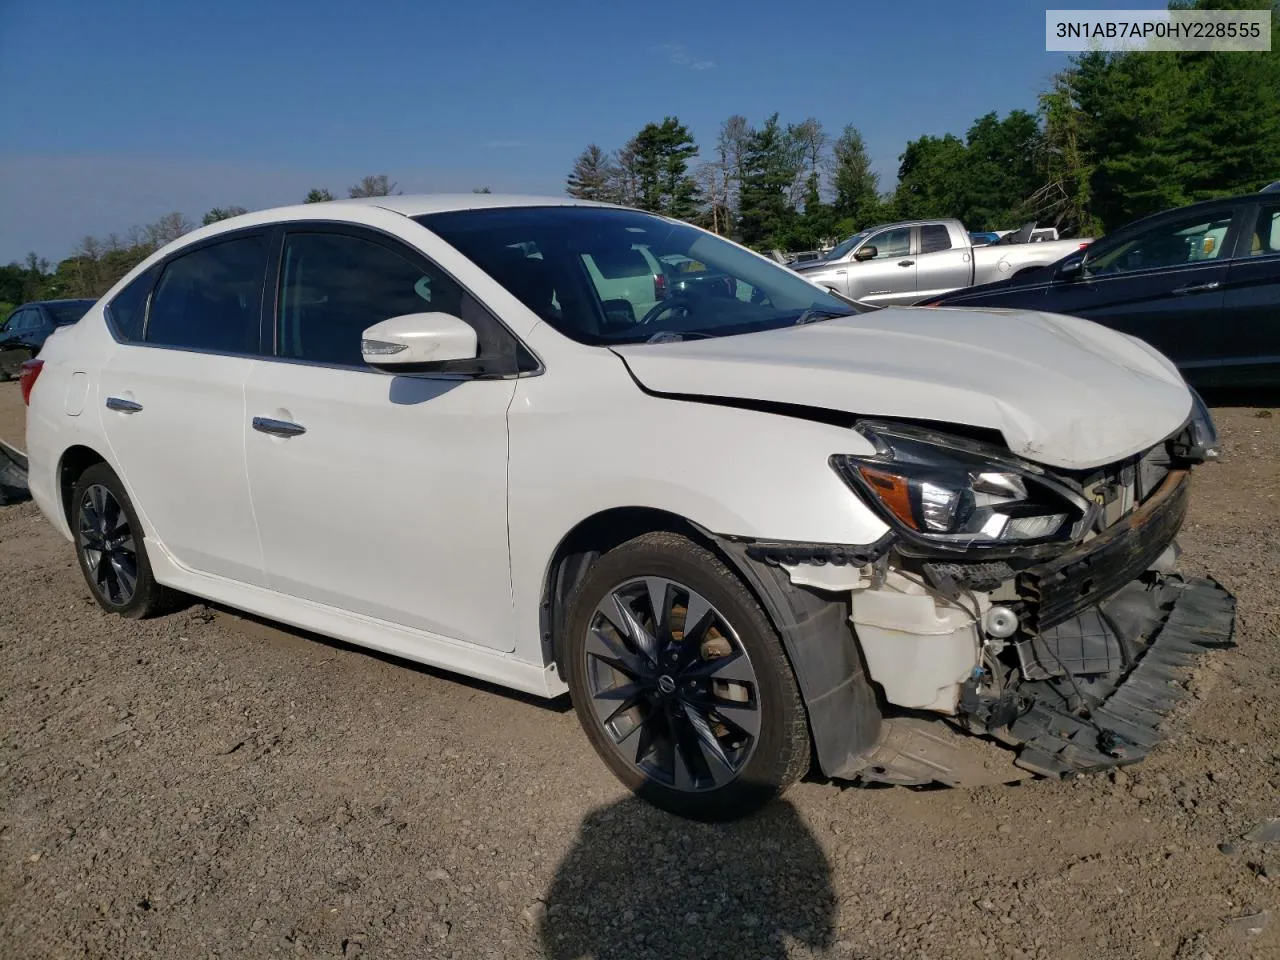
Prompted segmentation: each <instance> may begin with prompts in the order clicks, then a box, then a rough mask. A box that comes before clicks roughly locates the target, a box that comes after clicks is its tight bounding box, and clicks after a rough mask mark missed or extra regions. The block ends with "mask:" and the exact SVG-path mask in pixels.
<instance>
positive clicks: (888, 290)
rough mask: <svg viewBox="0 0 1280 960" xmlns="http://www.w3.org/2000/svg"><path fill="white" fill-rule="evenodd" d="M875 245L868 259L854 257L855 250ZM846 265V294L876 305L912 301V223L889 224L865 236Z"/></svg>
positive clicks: (913, 262)
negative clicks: (902, 225)
mask: <svg viewBox="0 0 1280 960" xmlns="http://www.w3.org/2000/svg"><path fill="white" fill-rule="evenodd" d="M868 247H875V248H876V255H875V256H874V257H873V258H871V259H870V260H858V259H856V257H857V253H858V250H866V249H867V248H868ZM858 250H855V251H854V257H853V258H851V259H850V260H849V263H848V266H847V267H846V268H845V269H846V270H847V271H848V273H847V276H846V278H845V282H846V284H847V285H848V296H849V297H851V298H852V299H854V300H857V301H858V302H859V303H866V304H871V305H872V306H877V307H887V306H891V305H893V304H906V303H914V302H915V301H916V300H918V299H919V298H918V297H917V296H916V261H915V257H913V256H912V255H911V227H891V228H889V229H887V230H881V231H880V232H879V233H873V234H872V235H871V236H869V237H867V239H866V241H865V242H863V243H862V244H861V245H860V246H859V247H858Z"/></svg>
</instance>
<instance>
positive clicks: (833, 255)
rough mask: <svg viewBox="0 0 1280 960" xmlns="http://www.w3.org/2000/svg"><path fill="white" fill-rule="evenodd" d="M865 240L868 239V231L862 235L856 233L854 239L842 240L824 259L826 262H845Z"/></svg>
mask: <svg viewBox="0 0 1280 960" xmlns="http://www.w3.org/2000/svg"><path fill="white" fill-rule="evenodd" d="M865 239H867V231H866V230H863V231H862V232H861V233H855V234H854V235H853V236H852V237H850V238H849V239H847V240H841V241H840V242H839V243H838V244H836V245H835V247H834V248H833V249H832V251H831V252H830V253H828V254H827V255H826V256H825V257H823V258H822V259H824V260H843V259H844V258H845V257H847V256H848V255H849V254H850V253H852V252H853V248H854V247H856V246H857V245H858V244H860V243H861V242H862V241H863V240H865Z"/></svg>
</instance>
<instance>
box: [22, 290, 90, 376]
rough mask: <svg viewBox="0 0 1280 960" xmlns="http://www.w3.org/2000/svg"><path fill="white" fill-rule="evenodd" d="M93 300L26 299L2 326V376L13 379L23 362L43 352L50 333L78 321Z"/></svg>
mask: <svg viewBox="0 0 1280 960" xmlns="http://www.w3.org/2000/svg"><path fill="white" fill-rule="evenodd" d="M93 304H94V301H93V300H36V301H33V302H31V303H24V304H23V305H22V306H20V307H18V309H16V310H14V311H13V313H11V314H9V317H8V319H7V320H5V322H4V325H3V326H0V380H12V379H13V378H14V377H16V376H17V375H18V373H19V371H20V370H21V367H22V362H23V361H24V360H27V359H29V358H31V357H33V356H35V355H36V354H37V353H39V352H40V348H41V347H43V346H44V342H45V340H47V339H48V338H49V334H51V333H53V331H54V330H56V329H57V328H58V327H65V326H69V325H71V324H73V323H75V322H76V321H77V320H79V319H80V318H81V317H82V316H84V314H85V313H86V312H87V311H88V309H89V308H90V307H92V306H93Z"/></svg>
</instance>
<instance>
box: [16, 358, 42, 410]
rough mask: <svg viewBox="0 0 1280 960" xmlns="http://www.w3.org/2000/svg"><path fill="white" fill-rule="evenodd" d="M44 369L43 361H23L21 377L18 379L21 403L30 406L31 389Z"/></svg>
mask: <svg viewBox="0 0 1280 960" xmlns="http://www.w3.org/2000/svg"><path fill="white" fill-rule="evenodd" d="M43 368H44V361H43V360H25V361H23V364H22V375H21V376H20V377H19V378H18V386H19V387H21V388H22V403H23V405H24V406H28V407H29V406H31V389H32V388H33V387H34V386H35V385H36V379H37V378H38V377H39V376H40V371H41V370H42V369H43Z"/></svg>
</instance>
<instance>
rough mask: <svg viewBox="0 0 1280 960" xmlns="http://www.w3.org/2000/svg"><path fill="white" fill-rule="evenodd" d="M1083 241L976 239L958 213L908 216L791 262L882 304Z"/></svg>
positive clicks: (992, 275)
mask: <svg viewBox="0 0 1280 960" xmlns="http://www.w3.org/2000/svg"><path fill="white" fill-rule="evenodd" d="M1033 226H1034V225H1033ZM1018 232H1019V234H1021V233H1023V231H1018ZM1028 236H1029V233H1028ZM1026 239H1028V237H1021V240H1022V241H1025V240H1026ZM1087 242H1088V241H1087V240H1058V241H1046V242H1042V243H1026V242H1017V243H1014V242H1009V243H1004V242H999V241H997V242H995V243H991V244H988V245H985V246H975V245H974V244H973V242H972V241H971V240H970V238H969V232H968V231H967V230H966V229H965V228H964V225H963V224H961V223H960V221H959V220H909V221H903V222H901V223H889V224H883V225H881V226H878V227H872V228H870V229H868V230H863V231H862V232H861V233H856V234H854V235H853V236H852V237H849V238H848V239H847V240H845V241H844V242H843V243H841V244H840V245H839V246H837V247H836V248H835V249H833V250H832V251H831V253H830V254H828V256H827V257H826V258H825V259H823V260H819V261H817V262H815V263H798V264H794V265H793V267H792V269H794V270H796V271H797V272H799V273H800V274H801V275H802V276H804V277H805V278H806V279H807V280H810V281H812V282H813V283H816V284H817V285H818V286H820V287H826V288H828V289H831V290H834V291H835V292H836V293H839V294H841V295H842V296H846V297H848V298H850V299H852V300H855V301H857V302H859V303H863V304H866V305H868V306H872V307H885V306H890V305H894V304H897V305H906V304H910V303H914V302H915V301H917V300H919V299H920V298H921V297H923V296H937V295H938V294H941V293H945V292H947V291H950V290H955V289H958V288H962V287H970V286H973V285H975V284H981V283H987V282H989V281H991V280H996V279H998V278H1000V277H1005V276H1014V275H1017V274H1019V273H1024V272H1027V271H1030V270H1035V269H1036V268H1038V267H1043V266H1047V265H1049V264H1051V263H1053V262H1054V261H1055V260H1058V259H1060V258H1061V257H1062V256H1064V255H1065V254H1067V253H1068V252H1070V251H1072V250H1078V249H1080V246H1081V244H1083V243H1087Z"/></svg>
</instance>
